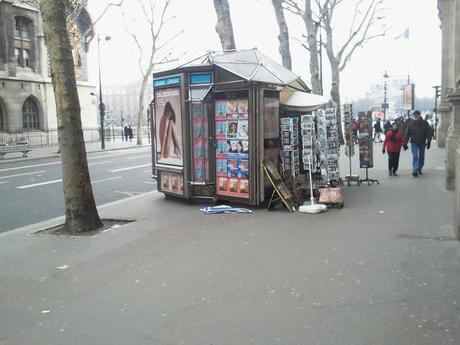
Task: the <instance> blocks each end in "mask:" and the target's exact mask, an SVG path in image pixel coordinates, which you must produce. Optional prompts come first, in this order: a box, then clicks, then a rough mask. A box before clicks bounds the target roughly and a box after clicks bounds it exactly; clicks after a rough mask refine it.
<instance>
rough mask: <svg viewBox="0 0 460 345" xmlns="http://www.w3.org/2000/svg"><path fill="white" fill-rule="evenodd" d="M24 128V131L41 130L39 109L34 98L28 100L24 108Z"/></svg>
mask: <svg viewBox="0 0 460 345" xmlns="http://www.w3.org/2000/svg"><path fill="white" fill-rule="evenodd" d="M22 127H23V128H24V129H40V121H39V119H38V107H37V104H36V103H35V101H34V100H33V99H32V98H30V97H29V98H27V99H26V101H25V102H24V105H23V106H22Z"/></svg>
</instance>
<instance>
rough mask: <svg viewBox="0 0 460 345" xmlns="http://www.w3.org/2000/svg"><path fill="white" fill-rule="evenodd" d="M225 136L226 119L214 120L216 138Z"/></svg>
mask: <svg viewBox="0 0 460 345" xmlns="http://www.w3.org/2000/svg"><path fill="white" fill-rule="evenodd" d="M226 137H227V121H216V138H217V139H225V138H226Z"/></svg>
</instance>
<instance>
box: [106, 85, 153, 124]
mask: <svg viewBox="0 0 460 345" xmlns="http://www.w3.org/2000/svg"><path fill="white" fill-rule="evenodd" d="M140 89H141V83H140V82H138V83H133V84H126V85H112V86H106V87H104V89H103V92H102V94H103V98H104V102H105V104H106V105H107V114H108V115H109V116H111V117H112V119H113V123H114V124H115V125H117V126H122V125H131V126H137V111H138V109H139V97H140ZM152 100H153V88H152V85H151V84H149V85H148V87H147V91H146V96H145V101H146V103H150V102H151V101H152ZM141 125H147V107H146V108H145V116H144V117H143V118H142V122H141Z"/></svg>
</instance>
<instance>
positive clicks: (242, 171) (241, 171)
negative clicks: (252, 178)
mask: <svg viewBox="0 0 460 345" xmlns="http://www.w3.org/2000/svg"><path fill="white" fill-rule="evenodd" d="M238 177H239V178H245V179H247V178H248V177H249V161H248V160H246V159H240V160H239V161H238Z"/></svg>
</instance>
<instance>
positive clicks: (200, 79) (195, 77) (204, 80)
mask: <svg viewBox="0 0 460 345" xmlns="http://www.w3.org/2000/svg"><path fill="white" fill-rule="evenodd" d="M211 81H212V78H211V73H206V74H192V75H191V76H190V84H210V83H211Z"/></svg>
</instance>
